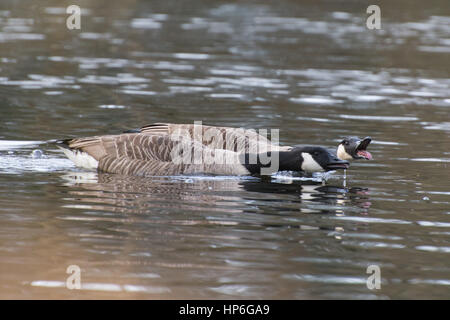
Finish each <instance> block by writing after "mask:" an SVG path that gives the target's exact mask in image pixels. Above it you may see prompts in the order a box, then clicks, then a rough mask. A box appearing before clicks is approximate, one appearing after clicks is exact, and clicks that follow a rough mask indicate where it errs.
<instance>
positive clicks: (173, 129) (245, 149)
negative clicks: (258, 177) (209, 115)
mask: <svg viewBox="0 0 450 320" xmlns="http://www.w3.org/2000/svg"><path fill="white" fill-rule="evenodd" d="M141 133H142V134H151V135H153V134H157V135H172V136H180V137H183V138H185V139H192V140H195V141H198V142H200V143H202V144H203V145H204V146H206V147H208V148H210V149H223V150H229V151H234V152H237V153H262V152H266V151H270V150H272V151H276V150H289V149H290V147H279V146H277V145H274V144H272V143H271V141H270V140H269V139H267V138H266V137H265V136H263V135H261V134H258V133H257V132H256V131H255V130H249V129H244V128H231V127H215V126H206V125H195V124H172V123H155V124H150V125H147V126H144V127H142V128H141Z"/></svg>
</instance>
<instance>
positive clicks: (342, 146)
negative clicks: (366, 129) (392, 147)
mask: <svg viewBox="0 0 450 320" xmlns="http://www.w3.org/2000/svg"><path fill="white" fill-rule="evenodd" d="M371 141H372V138H370V137H365V138H364V139H360V138H358V137H346V138H344V139H343V140H342V141H341V143H339V145H338V148H337V152H336V153H337V156H338V158H339V159H342V160H359V159H366V160H372V154H371V153H370V152H369V151H367V147H368V146H369V144H370V142H371Z"/></svg>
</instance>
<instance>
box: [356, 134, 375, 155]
mask: <svg viewBox="0 0 450 320" xmlns="http://www.w3.org/2000/svg"><path fill="white" fill-rule="evenodd" d="M371 141H372V138H371V137H365V138H364V139H363V140H361V142H360V143H359V145H358V146H357V147H356V158H357V159H366V160H372V159H373V158H372V154H371V153H370V152H369V151H367V150H366V149H367V147H368V146H369V144H370V142H371Z"/></svg>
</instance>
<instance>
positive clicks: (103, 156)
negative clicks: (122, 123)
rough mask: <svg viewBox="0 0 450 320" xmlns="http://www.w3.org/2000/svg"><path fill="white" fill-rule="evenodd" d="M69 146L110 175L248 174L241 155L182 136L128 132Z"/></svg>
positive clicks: (79, 141)
mask: <svg viewBox="0 0 450 320" xmlns="http://www.w3.org/2000/svg"><path fill="white" fill-rule="evenodd" d="M66 143H67V145H68V146H69V148H71V149H76V150H80V151H83V152H86V153H88V154H89V155H91V156H92V157H94V158H95V159H96V160H97V161H98V170H100V171H103V172H109V173H120V174H127V175H140V176H151V175H176V174H193V173H211V174H247V173H248V172H247V171H246V169H245V168H244V167H243V166H240V165H237V164H239V159H238V156H237V153H234V152H230V151H226V150H212V149H209V148H207V147H206V146H204V145H202V144H201V143H199V142H198V141H195V140H189V139H183V138H181V137H179V136H170V135H148V134H136V133H127V134H121V135H108V136H97V137H88V138H80V139H73V140H69V141H67V142H66ZM205 156H211V157H213V158H214V157H216V158H214V159H215V160H216V162H215V163H214V162H207V161H205ZM219 157H221V158H219ZM223 159H225V160H223ZM217 160H219V161H217ZM220 160H222V161H220ZM217 162H218V163H217Z"/></svg>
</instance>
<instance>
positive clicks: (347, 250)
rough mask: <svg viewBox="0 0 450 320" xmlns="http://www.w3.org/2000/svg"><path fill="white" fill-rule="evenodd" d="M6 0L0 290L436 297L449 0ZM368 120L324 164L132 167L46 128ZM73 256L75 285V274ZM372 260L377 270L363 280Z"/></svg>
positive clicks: (76, 130)
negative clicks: (344, 150) (356, 158)
mask: <svg viewBox="0 0 450 320" xmlns="http://www.w3.org/2000/svg"><path fill="white" fill-rule="evenodd" d="M438 4H439V5H436V6H433V7H431V6H427V4H423V3H422V2H420V1H415V0H414V1H410V2H408V5H405V4H404V3H403V2H399V3H397V2H396V3H393V2H387V1H381V3H380V7H381V10H382V30H376V31H373V30H368V29H366V27H365V18H366V13H365V9H366V8H365V7H364V6H363V5H360V4H356V3H354V4H353V3H352V4H342V3H339V4H338V3H336V4H333V3H330V2H322V1H314V2H308V1H306V2H302V3H299V2H298V1H289V0H282V1H278V2H277V3H276V5H274V4H271V3H266V4H257V3H254V2H252V1H240V2H239V3H234V2H233V3H227V2H223V1H209V2H208V3H205V2H204V1H193V2H192V1H191V2H190V3H189V4H183V3H178V2H177V5H176V6H174V5H173V4H172V3H171V2H167V1H144V0H125V1H121V2H115V3H111V1H109V2H106V1H103V0H99V1H95V2H94V3H92V1H79V5H80V6H81V8H82V29H81V30H79V31H78V30H74V31H69V30H67V28H66V27H65V19H66V17H67V14H66V12H65V9H66V8H65V7H63V6H62V4H61V3H60V2H58V1H56V0H46V1H39V2H36V3H33V4H30V3H29V1H17V0H14V1H13V0H5V1H2V2H1V4H0V98H1V99H0V110H1V117H0V204H1V205H0V261H1V263H0V297H2V298H186V297H189V298H230V297H233V298H291V299H292V298H363V299H372V298H374V299H385V298H441V299H442V298H448V297H449V296H448V286H449V283H450V280H449V279H450V269H449V266H448V254H449V252H450V249H449V248H450V244H449V240H448V239H449V235H450V229H449V228H450V220H449V215H450V210H449V207H450V206H449V204H450V199H449V195H450V190H449V189H450V188H449V183H448V181H449V178H450V176H449V170H448V168H449V167H448V165H449V161H450V160H449V159H450V151H449V150H450V142H449V133H450V126H449V120H448V118H449V117H448V114H449V107H450V97H449V94H448V93H449V92H450V90H449V89H450V79H449V77H448V75H449V72H450V69H449V67H450V65H449V63H448V53H449V52H450V42H449V39H448V38H449V37H448V35H449V34H450V18H449V16H450V11H449V9H450V8H449V7H448V3H447V1H444V0H442V1H438ZM194 120H202V121H203V123H205V124H216V125H226V126H236V127H241V126H242V127H245V128H255V129H259V128H279V129H280V140H281V142H282V143H283V144H289V145H290V144H301V143H310V144H319V145H325V146H327V147H333V146H336V145H337V143H338V142H339V141H340V140H341V139H342V137H343V136H347V135H358V136H366V135H370V136H372V137H373V138H374V142H373V144H371V146H370V148H371V152H372V153H373V155H374V159H375V160H374V161H370V162H358V163H354V164H352V166H351V168H350V169H349V170H348V171H347V175H346V178H345V180H344V175H343V173H342V172H337V173H333V174H331V175H328V176H326V182H324V183H322V177H321V176H314V177H308V178H305V177H296V176H292V175H291V174H285V173H280V174H277V175H275V176H273V177H271V178H270V179H263V180H261V179H258V178H254V177H243V178H237V177H207V176H194V177H154V178H151V179H141V178H135V177H123V176H118V175H109V174H97V173H94V172H85V171H83V170H80V169H77V168H75V167H74V165H73V164H72V163H71V162H70V161H69V160H67V159H66V158H65V157H64V156H63V154H62V153H61V152H60V151H59V150H56V148H55V147H54V145H52V141H53V140H54V139H59V138H65V137H75V136H88V135H96V134H105V133H117V132H121V131H123V130H125V129H130V128H134V127H138V126H141V125H145V124H147V123H152V122H163V121H168V122H178V123H192V122H193V121H194ZM72 264H75V265H79V266H80V267H81V270H82V289H81V290H67V289H66V288H65V280H66V278H67V276H68V275H67V274H66V273H65V272H66V268H67V267H68V266H69V265H72ZM370 264H376V265H379V266H380V267H381V272H382V289H381V290H374V291H372V290H369V289H367V287H366V279H367V274H366V268H367V266H368V265H370Z"/></svg>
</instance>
